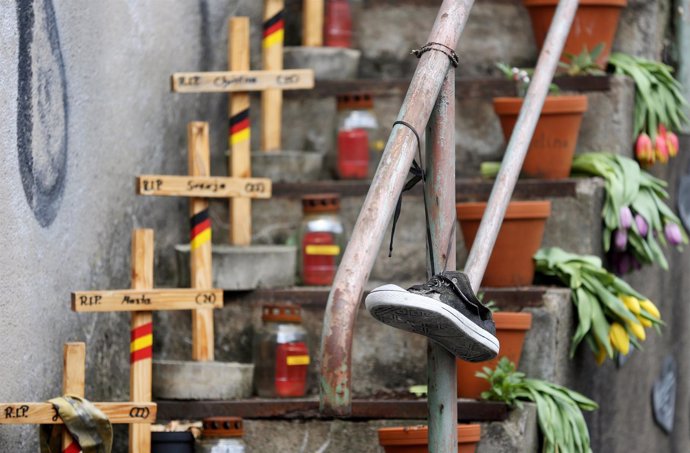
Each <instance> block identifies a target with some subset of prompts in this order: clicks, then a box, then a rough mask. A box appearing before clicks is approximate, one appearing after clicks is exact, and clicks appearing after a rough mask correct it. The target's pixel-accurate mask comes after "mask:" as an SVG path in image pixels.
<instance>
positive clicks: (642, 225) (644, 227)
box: [635, 214, 649, 238]
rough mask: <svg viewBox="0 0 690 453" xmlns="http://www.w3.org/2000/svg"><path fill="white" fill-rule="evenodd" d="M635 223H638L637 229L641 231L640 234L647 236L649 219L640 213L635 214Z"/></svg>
mask: <svg viewBox="0 0 690 453" xmlns="http://www.w3.org/2000/svg"><path fill="white" fill-rule="evenodd" d="M635 223H636V224H637V231H638V232H639V233H640V236H642V237H643V238H646V237H647V233H648V232H649V225H648V224H647V221H646V220H645V219H644V217H642V216H641V215H640V214H635Z"/></svg>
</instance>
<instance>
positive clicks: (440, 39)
mask: <svg viewBox="0 0 690 453" xmlns="http://www.w3.org/2000/svg"><path fill="white" fill-rule="evenodd" d="M473 3H474V1H473V0H444V1H443V4H442V5H441V8H440V10H439V13H438V15H437V16H436V22H435V23H434V26H433V28H432V30H431V33H430V35H429V38H428V41H429V42H437V43H441V44H443V45H446V46H448V47H449V48H452V49H454V48H455V47H457V43H458V40H459V39H460V34H461V33H462V30H463V28H464V27H465V23H466V22H467V16H468V15H469V12H470V9H471V7H472V4H473ZM420 44H424V43H420ZM449 67H450V60H449V58H448V56H446V55H444V54H443V53H442V52H436V51H432V52H425V53H424V54H423V55H422V57H421V58H420V60H419V63H418V65H417V69H416V70H415V73H414V76H413V77H412V81H411V82H410V88H409V89H408V91H407V95H406V96H405V100H404V101H403V105H402V108H401V109H400V113H399V114H398V120H403V121H405V122H407V123H408V124H410V125H411V126H412V127H414V128H415V130H417V131H419V132H421V131H423V130H424V128H425V127H426V125H427V122H428V121H429V116H430V115H431V110H432V108H433V106H434V103H435V101H436V98H437V97H438V94H439V92H440V90H441V84H442V83H443V80H444V78H445V76H446V73H447V72H448V68H449ZM416 152H417V139H416V138H415V135H414V133H413V132H412V131H410V130H409V129H408V128H406V127H403V126H400V125H396V126H395V127H394V128H393V130H392V132H391V135H390V137H389V138H388V143H387V144H386V149H385V150H384V153H383V156H382V158H381V163H380V164H379V167H378V169H377V171H376V175H375V176H374V179H373V181H372V183H371V187H370V188H369V193H368V194H367V197H366V199H365V200H364V205H363V206H362V210H361V211H360V213H359V217H358V218H357V223H356V224H355V228H354V230H353V232H352V236H351V238H350V242H349V244H348V246H347V248H346V249H345V253H344V254H343V259H342V261H341V263H340V266H339V268H338V272H337V273H336V276H335V279H334V281H333V288H332V290H331V293H330V294H329V296H328V305H327V307H326V313H325V316H324V326H323V333H322V336H321V364H320V366H321V368H320V382H319V385H320V389H321V412H322V413H324V414H327V415H335V416H347V415H349V414H350V411H351V403H352V395H351V392H350V388H351V382H350V376H351V369H350V366H351V363H352V355H351V352H352V332H353V329H354V323H355V317H356V314H357V309H358V307H359V304H360V302H361V299H362V291H363V288H364V283H365V282H366V281H367V279H368V278H369V273H370V272H371V269H372V267H373V266H374V260H375V259H376V252H377V251H378V250H379V248H380V247H381V243H382V241H383V236H384V233H385V231H386V227H387V226H388V222H389V221H390V219H391V216H392V214H393V210H394V208H395V204H396V201H397V199H398V196H399V195H400V192H401V191H402V187H403V185H404V183H405V179H406V177H407V174H408V171H409V168H410V165H411V163H412V159H413V157H414V156H415V154H416Z"/></svg>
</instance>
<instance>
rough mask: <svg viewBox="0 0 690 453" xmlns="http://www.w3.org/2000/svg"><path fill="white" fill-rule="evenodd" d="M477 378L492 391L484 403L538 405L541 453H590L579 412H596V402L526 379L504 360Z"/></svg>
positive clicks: (577, 394) (518, 405)
mask: <svg viewBox="0 0 690 453" xmlns="http://www.w3.org/2000/svg"><path fill="white" fill-rule="evenodd" d="M477 376H478V377H481V378H484V379H486V380H487V381H489V384H491V388H490V389H489V390H488V391H486V392H483V393H482V398H483V399H485V400H490V401H502V402H504V403H506V404H508V405H510V406H517V407H522V401H532V402H534V403H536V404H537V419H538V422H539V429H540V430H541V432H542V437H543V438H544V445H543V449H542V451H544V452H545V453H558V452H568V453H591V451H592V450H591V448H590V443H589V442H590V441H589V431H588V430H587V423H585V418H584V417H583V415H582V411H583V410H586V411H593V410H595V409H598V408H599V406H598V405H597V403H596V402H594V401H592V400H591V399H589V398H587V397H585V396H584V395H582V394H580V393H578V392H575V391H573V390H570V389H568V388H566V387H563V386H560V385H557V384H552V383H550V382H547V381H543V380H541V379H530V378H526V377H525V374H524V373H520V372H518V371H515V364H514V363H513V362H511V361H510V360H508V358H506V357H503V358H502V359H501V360H499V362H498V364H497V365H496V368H495V369H494V370H492V369H490V368H488V367H484V372H483V373H481V372H480V373H477Z"/></svg>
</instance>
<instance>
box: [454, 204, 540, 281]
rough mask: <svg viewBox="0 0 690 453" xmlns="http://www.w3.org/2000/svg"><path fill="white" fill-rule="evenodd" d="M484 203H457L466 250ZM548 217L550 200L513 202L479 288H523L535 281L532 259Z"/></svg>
mask: <svg viewBox="0 0 690 453" xmlns="http://www.w3.org/2000/svg"><path fill="white" fill-rule="evenodd" d="M485 208H486V203H484V202H481V203H458V204H457V205H456V210H457V214H458V219H459V220H460V228H461V229H462V236H463V239H464V240H465V246H466V248H467V249H468V250H469V249H470V247H472V244H473V243H474V238H475V236H476V235H477V229H478V228H479V222H481V220H482V215H484V209H485ZM550 214H551V202H550V201H512V202H510V204H509V205H508V210H507V211H506V215H505V218H504V219H503V225H502V226H501V229H500V231H499V232H498V237H497V238H496V244H495V245H494V249H493V252H492V253H491V258H489V265H488V266H487V268H486V272H485V273H484V279H483V280H482V285H484V286H493V287H502V286H526V285H529V284H531V283H532V279H533V278H534V261H533V260H532V256H533V255H534V254H535V253H536V252H537V250H539V247H540V246H541V240H542V236H543V235H544V225H545V223H546V219H547V218H548V217H549V215H550Z"/></svg>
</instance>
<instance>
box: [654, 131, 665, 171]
mask: <svg viewBox="0 0 690 453" xmlns="http://www.w3.org/2000/svg"><path fill="white" fill-rule="evenodd" d="M665 135H666V134H664V136H665ZM664 136H662V135H661V134H657V136H656V139H655V140H654V148H655V149H654V150H655V155H656V159H657V160H658V161H659V162H661V163H662V164H665V163H666V162H668V147H667V146H666V139H665V138H664Z"/></svg>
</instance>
